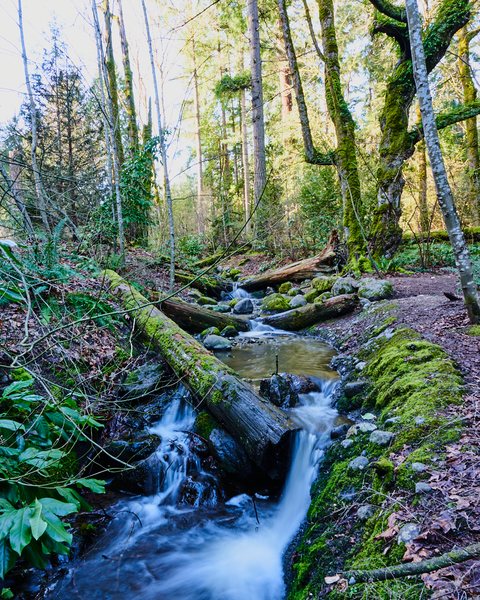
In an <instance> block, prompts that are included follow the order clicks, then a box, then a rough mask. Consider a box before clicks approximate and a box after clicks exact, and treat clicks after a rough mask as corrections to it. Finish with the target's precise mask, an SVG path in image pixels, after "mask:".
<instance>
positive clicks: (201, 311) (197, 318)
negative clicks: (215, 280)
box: [150, 292, 249, 333]
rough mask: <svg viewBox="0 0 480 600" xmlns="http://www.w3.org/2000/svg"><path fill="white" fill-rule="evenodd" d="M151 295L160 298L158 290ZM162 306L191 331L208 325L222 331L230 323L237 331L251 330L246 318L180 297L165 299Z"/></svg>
mask: <svg viewBox="0 0 480 600" xmlns="http://www.w3.org/2000/svg"><path fill="white" fill-rule="evenodd" d="M150 296H151V297H152V299H154V300H159V299H160V294H159V293H158V292H150ZM160 308H161V309H162V312H163V313H164V314H166V315H167V317H169V318H170V319H172V321H175V323H176V324H177V325H179V326H180V327H181V328H182V329H185V331H188V332H189V333H202V331H204V330H205V329H207V328H208V327H218V329H220V331H221V330H222V329H224V328H225V327H227V326H228V325H232V326H233V327H235V329H236V330H237V331H248V330H249V325H248V321H247V320H245V319H242V318H240V317H237V316H235V315H227V314H224V313H218V312H215V311H213V310H209V309H208V308H203V306H198V304H191V303H190V302H185V301H184V300H179V299H178V298H169V299H168V300H164V301H163V302H161V303H160Z"/></svg>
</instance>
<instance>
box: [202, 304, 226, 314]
mask: <svg viewBox="0 0 480 600" xmlns="http://www.w3.org/2000/svg"><path fill="white" fill-rule="evenodd" d="M206 308H208V309H209V310H213V312H218V313H228V312H230V307H229V306H228V304H217V306H207V307H206Z"/></svg>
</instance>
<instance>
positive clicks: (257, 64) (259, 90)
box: [248, 0, 267, 229]
mask: <svg viewBox="0 0 480 600" xmlns="http://www.w3.org/2000/svg"><path fill="white" fill-rule="evenodd" d="M248 29H249V35H250V69H251V73H252V123H253V199H254V210H255V211H256V214H255V227H256V229H258V228H259V225H260V222H261V216H262V215H261V212H262V210H261V209H262V207H261V206H260V202H261V200H262V196H263V193H264V190H265V187H266V185H267V164H266V157H265V124H264V117H263V86H262V57H261V52H260V22H259V19H258V4H257V0H248Z"/></svg>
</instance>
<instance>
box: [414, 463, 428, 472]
mask: <svg viewBox="0 0 480 600" xmlns="http://www.w3.org/2000/svg"><path fill="white" fill-rule="evenodd" d="M412 470H413V471H415V472H416V473H421V472H422V471H425V465H424V463H421V462H414V463H412Z"/></svg>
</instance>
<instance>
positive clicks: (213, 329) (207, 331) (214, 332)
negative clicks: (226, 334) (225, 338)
mask: <svg viewBox="0 0 480 600" xmlns="http://www.w3.org/2000/svg"><path fill="white" fill-rule="evenodd" d="M200 335H201V336H203V337H207V336H208V335H220V330H219V329H218V327H209V328H208V329H205V330H204V331H202V333H201V334H200Z"/></svg>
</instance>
